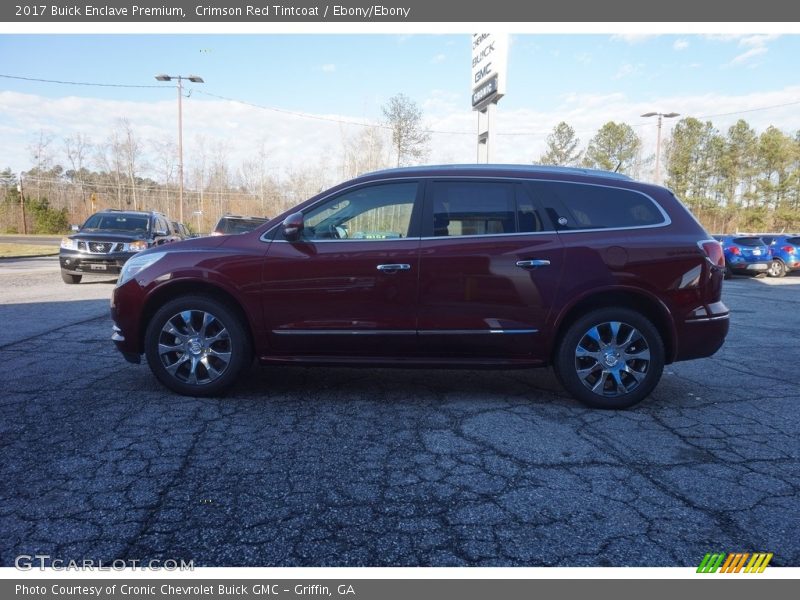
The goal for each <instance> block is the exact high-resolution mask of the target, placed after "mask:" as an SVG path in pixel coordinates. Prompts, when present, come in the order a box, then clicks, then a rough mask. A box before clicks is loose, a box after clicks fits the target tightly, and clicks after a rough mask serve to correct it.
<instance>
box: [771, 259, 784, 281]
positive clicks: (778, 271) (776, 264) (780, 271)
mask: <svg viewBox="0 0 800 600" xmlns="http://www.w3.org/2000/svg"><path fill="white" fill-rule="evenodd" d="M767 275H769V276H770V277H783V276H784V275H786V265H784V264H783V261H781V260H778V259H777V258H776V259H774V260H773V261H772V262H771V263H770V264H769V270H768V271H767Z"/></svg>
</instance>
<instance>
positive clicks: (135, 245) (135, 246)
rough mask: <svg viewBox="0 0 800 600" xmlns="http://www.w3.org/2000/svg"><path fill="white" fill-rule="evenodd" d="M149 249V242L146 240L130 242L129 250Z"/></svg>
mask: <svg viewBox="0 0 800 600" xmlns="http://www.w3.org/2000/svg"><path fill="white" fill-rule="evenodd" d="M142 250H147V242H145V241H144V240H136V241H135V242H130V243H129V244H128V252H141V251H142Z"/></svg>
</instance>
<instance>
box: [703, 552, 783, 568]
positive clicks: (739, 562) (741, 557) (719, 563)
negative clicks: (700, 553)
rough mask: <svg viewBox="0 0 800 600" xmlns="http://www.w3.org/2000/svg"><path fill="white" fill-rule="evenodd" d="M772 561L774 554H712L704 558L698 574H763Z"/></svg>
mask: <svg viewBox="0 0 800 600" xmlns="http://www.w3.org/2000/svg"><path fill="white" fill-rule="evenodd" d="M771 560H772V552H754V553H752V554H751V553H749V552H731V553H729V554H722V553H720V554H711V553H708V554H706V555H705V556H704V557H703V560H702V561H701V562H700V566H699V567H697V572H698V573H716V572H717V571H719V572H720V573H739V572H740V571H741V572H743V573H763V572H764V569H766V568H767V565H768V564H769V561H771Z"/></svg>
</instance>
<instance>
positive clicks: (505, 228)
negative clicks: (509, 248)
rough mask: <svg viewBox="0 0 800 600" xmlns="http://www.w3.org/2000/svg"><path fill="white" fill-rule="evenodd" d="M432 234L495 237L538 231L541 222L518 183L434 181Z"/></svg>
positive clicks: (535, 209)
mask: <svg viewBox="0 0 800 600" xmlns="http://www.w3.org/2000/svg"><path fill="white" fill-rule="evenodd" d="M430 198H431V200H432V204H433V235H434V236H435V237H443V236H462V235H498V234H508V233H521V232H522V233H525V232H536V231H542V230H543V229H544V228H543V225H542V219H541V215H540V214H539V210H538V208H537V207H536V206H534V204H533V201H532V199H531V198H530V197H529V196H528V195H527V194H526V193H525V191H524V190H523V189H522V188H521V186H520V185H519V184H516V183H510V182H495V181H437V182H434V183H432V184H431V195H430Z"/></svg>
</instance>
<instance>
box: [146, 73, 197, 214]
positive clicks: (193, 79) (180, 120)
mask: <svg viewBox="0 0 800 600" xmlns="http://www.w3.org/2000/svg"><path fill="white" fill-rule="evenodd" d="M156 79H157V80H158V81H173V80H175V81H177V82H178V179H179V182H178V183H179V188H178V220H179V221H180V222H181V223H183V80H184V79H188V80H189V81H191V82H192V83H205V82H204V81H203V78H202V77H198V76H197V75H164V74H161V75H156Z"/></svg>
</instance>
